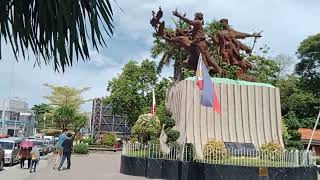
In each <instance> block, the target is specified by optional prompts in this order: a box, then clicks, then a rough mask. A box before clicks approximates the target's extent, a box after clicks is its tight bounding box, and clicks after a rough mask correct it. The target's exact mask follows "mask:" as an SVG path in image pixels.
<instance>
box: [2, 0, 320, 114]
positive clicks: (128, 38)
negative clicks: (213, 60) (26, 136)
mask: <svg viewBox="0 0 320 180" xmlns="http://www.w3.org/2000/svg"><path fill="white" fill-rule="evenodd" d="M199 2H201V3H199ZM117 3H118V4H119V6H120V7H121V8H122V9H123V10H124V12H123V11H121V10H120V9H119V8H118V7H117V6H116V5H115V3H113V5H114V6H113V7H114V14H115V16H114V24H115V35H114V36H113V38H112V39H109V40H108V48H102V49H101V50H100V53H98V52H97V51H95V50H93V49H91V51H90V54H91V61H90V62H87V63H83V62H82V61H79V62H78V63H77V64H76V65H75V66H74V67H72V68H69V69H67V72H65V73H64V74H59V73H55V72H53V69H52V67H38V66H36V67H34V66H33V65H34V60H33V59H29V60H20V61H19V63H15V62H14V61H15V59H14V57H13V54H12V52H11V48H10V46H9V45H4V42H2V45H3V46H2V47H1V50H2V60H1V61H0V77H1V79H0V99H2V98H3V97H8V96H16V97H21V98H23V99H27V100H28V102H29V104H30V105H33V104H38V103H41V102H45V100H44V99H43V96H45V95H48V94H49V93H50V91H49V89H47V88H46V87H44V86H43V84H44V83H50V84H57V85H68V86H74V87H84V86H89V87H91V89H90V90H89V91H88V92H86V93H85V94H84V96H85V97H86V98H88V99H89V98H94V97H102V96H105V95H106V94H107V92H106V84H107V82H108V81H109V80H110V79H111V78H112V77H114V76H116V75H117V74H118V73H120V71H121V68H122V66H123V65H124V64H125V63H126V62H128V61H129V60H137V61H140V60H143V59H145V58H150V49H151V47H152V32H153V29H152V28H151V27H150V25H149V19H150V17H151V11H152V10H157V9H158V7H159V6H161V7H162V9H163V10H164V19H165V20H167V24H170V23H171V20H170V18H171V17H172V15H171V11H172V10H174V9H176V8H177V9H178V10H179V11H181V12H186V13H187V16H188V17H193V14H194V13H195V12H198V11H202V12H203V13H204V15H205V20H206V21H210V20H211V19H221V18H228V19H229V23H230V24H231V25H232V26H233V27H234V28H235V29H237V30H239V31H243V32H253V31H260V30H263V38H261V39H260V40H259V42H258V44H257V46H262V45H264V44H266V45H268V46H269V47H270V48H271V50H270V54H271V55H278V54H287V55H294V53H295V51H296V49H297V47H298V45H299V43H300V42H301V41H302V40H303V39H305V38H306V37H307V36H309V35H312V34H315V33H318V32H320V24H319V23H318V21H319V19H320V13H319V7H320V1H319V0H308V1H302V0H281V1H280V0H259V1H256V0H242V1H239V0H201V1H199V0H179V1H173V0H139V1H133V0H132V1H128V0H117ZM245 42H246V43H247V44H251V43H252V39H248V40H246V41H245ZM171 72H172V69H171V68H169V67H167V68H166V69H165V70H164V73H163V76H169V75H171ZM90 108H91V103H87V104H86V105H84V106H83V109H84V110H86V111H90Z"/></svg>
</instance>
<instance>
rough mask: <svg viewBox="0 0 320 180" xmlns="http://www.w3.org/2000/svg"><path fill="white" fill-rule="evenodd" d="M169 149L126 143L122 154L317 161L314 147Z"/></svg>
mask: <svg viewBox="0 0 320 180" xmlns="http://www.w3.org/2000/svg"><path fill="white" fill-rule="evenodd" d="M167 152H168V153H164V152H163V151H162V150H161V148H160V145H159V144H140V143H126V144H124V145H123V150H122V155H124V156H131V157H144V158H156V159H167V160H182V161H195V162H201V163H210V164H225V165H239V166H258V167H306V166H314V165H315V155H314V152H312V151H299V150H283V151H268V150H265V151H262V150H248V149H234V148H228V149H227V148H212V149H210V150H209V151H205V152H203V153H202V154H201V155H200V156H199V153H198V155H197V153H195V149H194V147H193V146H187V145H185V146H183V145H169V146H168V151H167Z"/></svg>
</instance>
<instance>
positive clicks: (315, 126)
mask: <svg viewBox="0 0 320 180" xmlns="http://www.w3.org/2000/svg"><path fill="white" fill-rule="evenodd" d="M319 118H320V110H319V114H318V118H317V121H316V124H315V125H314V127H313V131H312V134H311V138H310V140H309V143H308V147H307V151H309V149H310V145H311V142H312V139H313V135H314V132H315V131H316V128H317V126H318V122H319Z"/></svg>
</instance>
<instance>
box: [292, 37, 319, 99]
mask: <svg viewBox="0 0 320 180" xmlns="http://www.w3.org/2000/svg"><path fill="white" fill-rule="evenodd" d="M297 55H298V58H299V59H300V62H299V63H298V64H297V65H296V69H295V72H296V73H297V74H298V75H300V76H301V80H302V83H303V84H305V87H307V88H309V90H311V91H313V92H314V93H315V94H316V95H317V96H318V97H319V96H320V33H319V34H316V35H313V36H310V37H308V38H307V39H305V40H304V41H302V42H301V44H300V46H299V48H298V51H297Z"/></svg>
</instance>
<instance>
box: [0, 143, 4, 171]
mask: <svg viewBox="0 0 320 180" xmlns="http://www.w3.org/2000/svg"><path fill="white" fill-rule="evenodd" d="M3 166H4V150H3V148H2V146H1V144H0V171H2V170H3Z"/></svg>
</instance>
